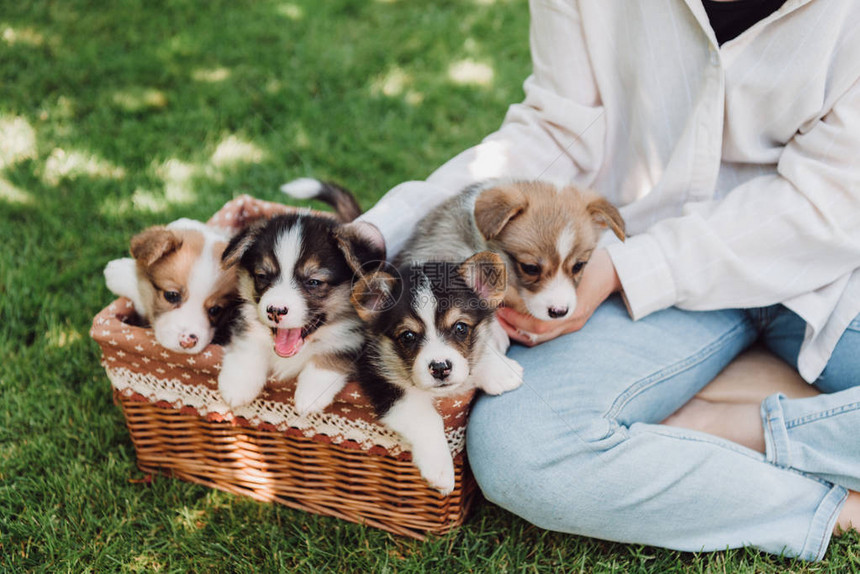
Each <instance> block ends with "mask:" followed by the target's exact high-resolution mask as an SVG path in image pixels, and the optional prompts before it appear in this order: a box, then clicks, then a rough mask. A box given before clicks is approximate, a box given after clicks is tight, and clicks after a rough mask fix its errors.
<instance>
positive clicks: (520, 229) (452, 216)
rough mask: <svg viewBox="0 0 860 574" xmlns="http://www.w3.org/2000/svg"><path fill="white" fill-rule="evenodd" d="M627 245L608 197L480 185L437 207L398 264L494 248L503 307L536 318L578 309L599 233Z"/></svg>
mask: <svg viewBox="0 0 860 574" xmlns="http://www.w3.org/2000/svg"><path fill="white" fill-rule="evenodd" d="M607 227H608V228H610V229H611V230H612V231H613V232H614V233H615V235H616V236H618V238H619V239H621V240H624V220H623V219H622V218H621V214H620V213H619V212H618V210H617V209H616V208H615V207H614V206H613V205H612V204H611V203H609V202H608V201H607V200H606V199H605V198H603V197H601V196H600V195H598V194H597V193H595V192H593V191H589V190H583V189H580V188H578V187H576V186H573V185H556V184H553V183H549V182H544V181H509V182H508V181H485V182H481V183H477V184H475V185H472V186H470V187H467V188H466V189H465V190H463V191H462V192H461V193H460V194H458V195H456V196H454V197H452V198H450V199H448V200H447V201H445V202H443V203H442V204H441V205H439V206H438V207H436V208H434V209H433V210H432V211H431V212H430V213H429V214H428V215H426V216H425V217H424V219H422V220H421V222H420V223H419V224H418V226H417V228H416V230H415V232H414V233H413V235H412V237H411V238H410V239H409V240H408V241H407V243H406V245H405V247H404V248H403V250H402V251H401V252H400V253H399V254H398V256H397V261H400V262H410V261H432V260H444V261H462V260H463V259H464V258H466V257H468V256H469V255H471V254H472V253H477V252H479V251H486V250H489V251H493V252H494V253H497V254H499V256H501V257H502V259H503V260H504V262H505V266H506V267H507V269H508V289H507V293H506V295H505V305H506V306H508V307H512V308H514V309H516V310H517V311H520V312H521V313H528V314H530V315H532V316H533V317H535V318H537V319H541V320H552V319H563V318H565V317H567V316H568V315H570V313H572V312H573V310H574V308H576V286H577V285H578V284H579V281H580V279H581V278H582V272H583V269H584V268H585V265H586V264H587V263H588V260H589V258H590V257H591V253H592V252H593V251H594V249H595V247H596V246H597V242H598V239H599V238H600V234H601V233H602V231H603V229H605V228H607Z"/></svg>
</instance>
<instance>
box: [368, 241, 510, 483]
mask: <svg viewBox="0 0 860 574" xmlns="http://www.w3.org/2000/svg"><path fill="white" fill-rule="evenodd" d="M505 288H506V281H505V268H504V264H503V262H502V259H501V258H500V257H499V256H498V255H496V254H494V253H489V252H484V253H478V254H477V255H474V256H472V257H470V258H468V259H466V260H465V261H463V262H461V263H449V262H425V263H421V264H415V265H404V266H401V267H400V268H398V269H397V270H396V271H395V270H393V268H391V267H389V268H388V270H380V271H376V272H373V273H369V274H366V275H364V276H362V277H361V278H359V280H358V281H357V282H356V284H355V287H354V288H353V290H352V303H353V305H354V306H355V308H356V310H357V312H358V314H359V315H360V316H361V318H362V319H363V320H364V321H365V322H366V323H367V328H368V338H367V343H366V345H365V348H364V352H363V353H362V354H361V356H360V359H359V361H358V363H357V369H356V374H355V376H356V380H357V381H358V382H359V383H360V385H361V386H362V388H363V390H364V392H365V394H366V395H367V396H368V397H369V398H370V400H371V402H372V404H373V407H374V409H375V411H376V414H377V415H378V416H379V418H380V420H381V422H382V423H384V424H385V425H387V426H389V427H390V428H391V429H393V430H394V431H396V432H397V433H399V434H400V436H401V437H402V438H403V439H404V440H405V441H406V442H407V443H408V444H409V446H410V448H411V451H412V460H413V462H414V463H415V465H416V466H417V467H418V469H419V470H420V472H421V475H422V476H423V477H424V478H425V479H426V480H427V482H428V483H430V485H431V486H433V487H434V488H436V489H438V490H439V491H440V492H442V493H443V494H449V493H450V492H451V491H452V490H453V489H454V465H453V461H452V459H451V453H450V451H449V449H448V443H447V440H446V438H445V430H444V424H443V421H442V417H441V416H440V415H439V413H438V412H437V411H436V408H435V405H434V400H435V399H436V398H438V397H443V396H446V395H452V394H458V393H463V392H465V391H467V390H469V389H471V388H474V387H478V388H481V389H483V390H484V391H485V392H488V393H491V394H499V393H502V392H504V391H506V390H509V389H512V388H515V387H516V386H519V384H520V383H521V382H522V368H521V367H520V366H519V364H517V363H516V362H515V361H513V360H511V359H508V358H507V357H505V356H504V355H503V354H502V353H500V352H498V351H497V350H496V348H495V347H494V346H493V345H492V344H491V343H490V338H491V337H492V334H491V329H492V325H493V324H494V323H495V321H494V319H493V313H494V310H495V308H496V306H497V305H498V304H499V303H501V302H502V298H503V297H504V292H505Z"/></svg>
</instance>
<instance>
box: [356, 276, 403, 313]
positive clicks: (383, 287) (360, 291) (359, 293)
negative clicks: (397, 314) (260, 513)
mask: <svg viewBox="0 0 860 574" xmlns="http://www.w3.org/2000/svg"><path fill="white" fill-rule="evenodd" d="M397 287H398V286H397V278H396V277H395V276H394V275H391V274H390V273H386V272H385V271H376V272H374V273H370V274H368V275H362V276H361V277H360V279H359V280H358V281H356V282H355V284H354V285H353V286H352V293H351V294H350V297H349V301H350V303H352V306H353V307H355V310H356V312H357V313H358V316H359V317H361V320H362V321H365V322H369V321H372V320H373V319H374V318H375V317H377V316H378V315H379V314H380V313H382V312H383V311H385V310H387V309H390V308H391V307H392V306H394V304H395V303H396V302H397V297H398V296H399V293H398V289H397Z"/></svg>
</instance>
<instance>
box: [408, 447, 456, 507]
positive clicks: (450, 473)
mask: <svg viewBox="0 0 860 574" xmlns="http://www.w3.org/2000/svg"><path fill="white" fill-rule="evenodd" d="M413 454H414V453H413ZM415 465H416V466H418V470H419V471H420V472H421V476H423V477H424V480H426V481H427V483H428V484H429V485H430V486H432V487H433V488H435V489H436V490H438V491H439V492H440V493H442V495H443V496H448V495H449V494H451V492H453V491H454V485H455V477H454V461H453V460H451V454H450V453H449V452H448V451H447V450H446V451H445V452H444V453H441V452H440V453H439V454H437V455H433V456H425V457H423V458H422V459H420V460H418V459H415Z"/></svg>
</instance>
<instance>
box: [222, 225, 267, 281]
mask: <svg viewBox="0 0 860 574" xmlns="http://www.w3.org/2000/svg"><path fill="white" fill-rule="evenodd" d="M265 225H266V221H265V220H261V221H257V222H255V223H253V224H251V225H249V226H248V227H246V228H244V229H243V230H242V231H240V232H239V233H237V234H236V235H234V236H233V238H232V239H230V242H229V243H228V244H227V247H225V248H224V252H223V253H222V254H221V267H222V268H223V269H230V268H231V267H233V266H234V265H236V264H237V263H238V262H239V260H240V259H242V256H243V255H245V253H246V252H247V251H248V248H249V247H250V246H251V245H252V244H253V243H254V240H255V239H257V236H258V235H259V234H260V230H261V229H263V227H264V226H265Z"/></svg>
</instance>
